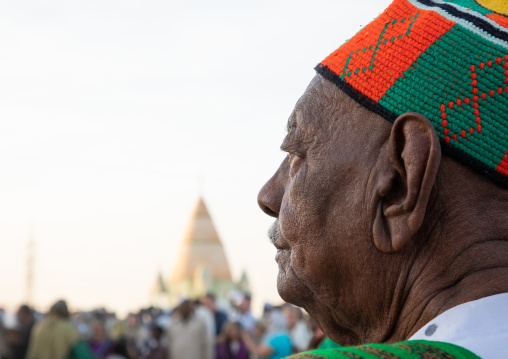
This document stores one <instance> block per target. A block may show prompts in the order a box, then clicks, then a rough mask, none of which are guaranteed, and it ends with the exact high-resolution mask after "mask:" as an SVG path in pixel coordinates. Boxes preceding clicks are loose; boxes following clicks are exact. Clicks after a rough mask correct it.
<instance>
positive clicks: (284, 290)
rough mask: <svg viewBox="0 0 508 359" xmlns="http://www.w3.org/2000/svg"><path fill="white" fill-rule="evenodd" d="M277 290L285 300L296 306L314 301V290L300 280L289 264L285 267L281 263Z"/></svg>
mask: <svg viewBox="0 0 508 359" xmlns="http://www.w3.org/2000/svg"><path fill="white" fill-rule="evenodd" d="M277 290H278V292H279V295H280V297H281V298H282V299H283V300H284V301H285V302H288V303H291V304H294V305H296V306H299V307H305V306H308V305H309V304H311V303H312V302H313V298H312V292H311V291H310V290H309V288H307V287H306V286H305V284H303V283H302V281H300V279H299V278H298V277H297V276H296V275H295V273H294V271H293V270H292V269H291V267H289V266H286V267H283V266H282V265H281V264H279V274H278V275H277Z"/></svg>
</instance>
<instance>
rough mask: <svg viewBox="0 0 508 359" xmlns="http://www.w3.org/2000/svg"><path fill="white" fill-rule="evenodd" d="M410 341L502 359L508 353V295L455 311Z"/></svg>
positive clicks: (478, 302) (460, 306)
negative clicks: (450, 345)
mask: <svg viewBox="0 0 508 359" xmlns="http://www.w3.org/2000/svg"><path fill="white" fill-rule="evenodd" d="M410 340H433V341H441V342H447V343H453V344H456V345H458V346H461V347H464V348H467V349H469V350H471V351H473V352H475V353H478V355H480V356H481V357H482V358H485V359H489V358H498V355H499V353H501V352H508V293H502V294H496V295H492V296H489V297H485V298H481V299H478V300H475V301H471V302H466V303H463V304H461V305H458V306H456V307H454V308H451V309H449V310H447V311H446V312H444V313H442V314H441V315H439V316H437V317H436V318H434V319H433V320H431V321H430V322H429V323H427V324H426V325H425V326H424V327H422V328H421V329H420V330H419V331H418V332H416V333H415V334H414V335H413V336H412V337H411V338H410Z"/></svg>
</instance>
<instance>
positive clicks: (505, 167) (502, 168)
mask: <svg viewBox="0 0 508 359" xmlns="http://www.w3.org/2000/svg"><path fill="white" fill-rule="evenodd" d="M496 171H497V172H499V173H502V174H504V175H506V176H508V151H506V153H505V155H504V157H503V159H502V160H501V162H500V163H499V165H498V166H497V168H496Z"/></svg>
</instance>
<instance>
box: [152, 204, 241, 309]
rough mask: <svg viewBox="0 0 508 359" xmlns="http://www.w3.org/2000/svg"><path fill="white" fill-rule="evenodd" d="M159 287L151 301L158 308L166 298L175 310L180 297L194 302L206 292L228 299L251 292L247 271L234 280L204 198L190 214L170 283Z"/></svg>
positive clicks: (153, 293)
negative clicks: (230, 296)
mask: <svg viewBox="0 0 508 359" xmlns="http://www.w3.org/2000/svg"><path fill="white" fill-rule="evenodd" d="M158 282H159V283H160V280H159V281H158ZM157 287H158V288H160V290H156V291H153V292H152V293H151V302H152V305H156V306H159V307H162V305H161V304H162V303H161V296H164V297H167V298H168V300H167V302H168V305H169V306H170V307H173V306H175V305H176V304H178V302H179V300H180V299H181V298H191V299H193V298H197V297H201V296H203V295H204V294H206V293H207V292H212V293H214V294H215V295H216V296H217V297H218V298H223V299H226V298H227V296H228V294H229V293H230V292H231V291H233V290H242V291H250V289H249V283H248V278H247V275H246V273H245V272H244V273H242V275H241V278H240V279H239V280H238V281H233V278H232V276H231V271H230V269H229V264H228V259H227V257H226V253H225V251H224V247H223V246H222V242H221V240H220V238H219V235H218V234H217V231H216V230H215V226H214V225H213V222H212V218H211V217H210V213H209V212H208V209H207V208H206V205H205V202H204V201H203V199H202V198H199V199H198V202H197V203H196V206H195V208H194V211H193V213H192V215H191V218H190V221H189V224H188V227H187V231H186V233H185V236H184V238H183V241H182V242H181V245H180V249H179V252H178V256H177V260H176V264H175V266H174V268H173V270H172V272H171V276H170V278H169V280H168V281H167V284H166V285H165V286H161V285H158V286H156V288H157ZM162 291H164V292H163V293H162Z"/></svg>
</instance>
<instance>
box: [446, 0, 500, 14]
mask: <svg viewBox="0 0 508 359" xmlns="http://www.w3.org/2000/svg"><path fill="white" fill-rule="evenodd" d="M444 2H447V3H452V4H456V5H459V6H463V7H464V8H465V9H471V10H473V11H477V12H479V13H480V14H482V15H483V16H485V15H487V14H494V11H492V10H489V9H487V8H484V7H483V6H481V5H480V4H478V3H477V2H476V1H474V0H444Z"/></svg>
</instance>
